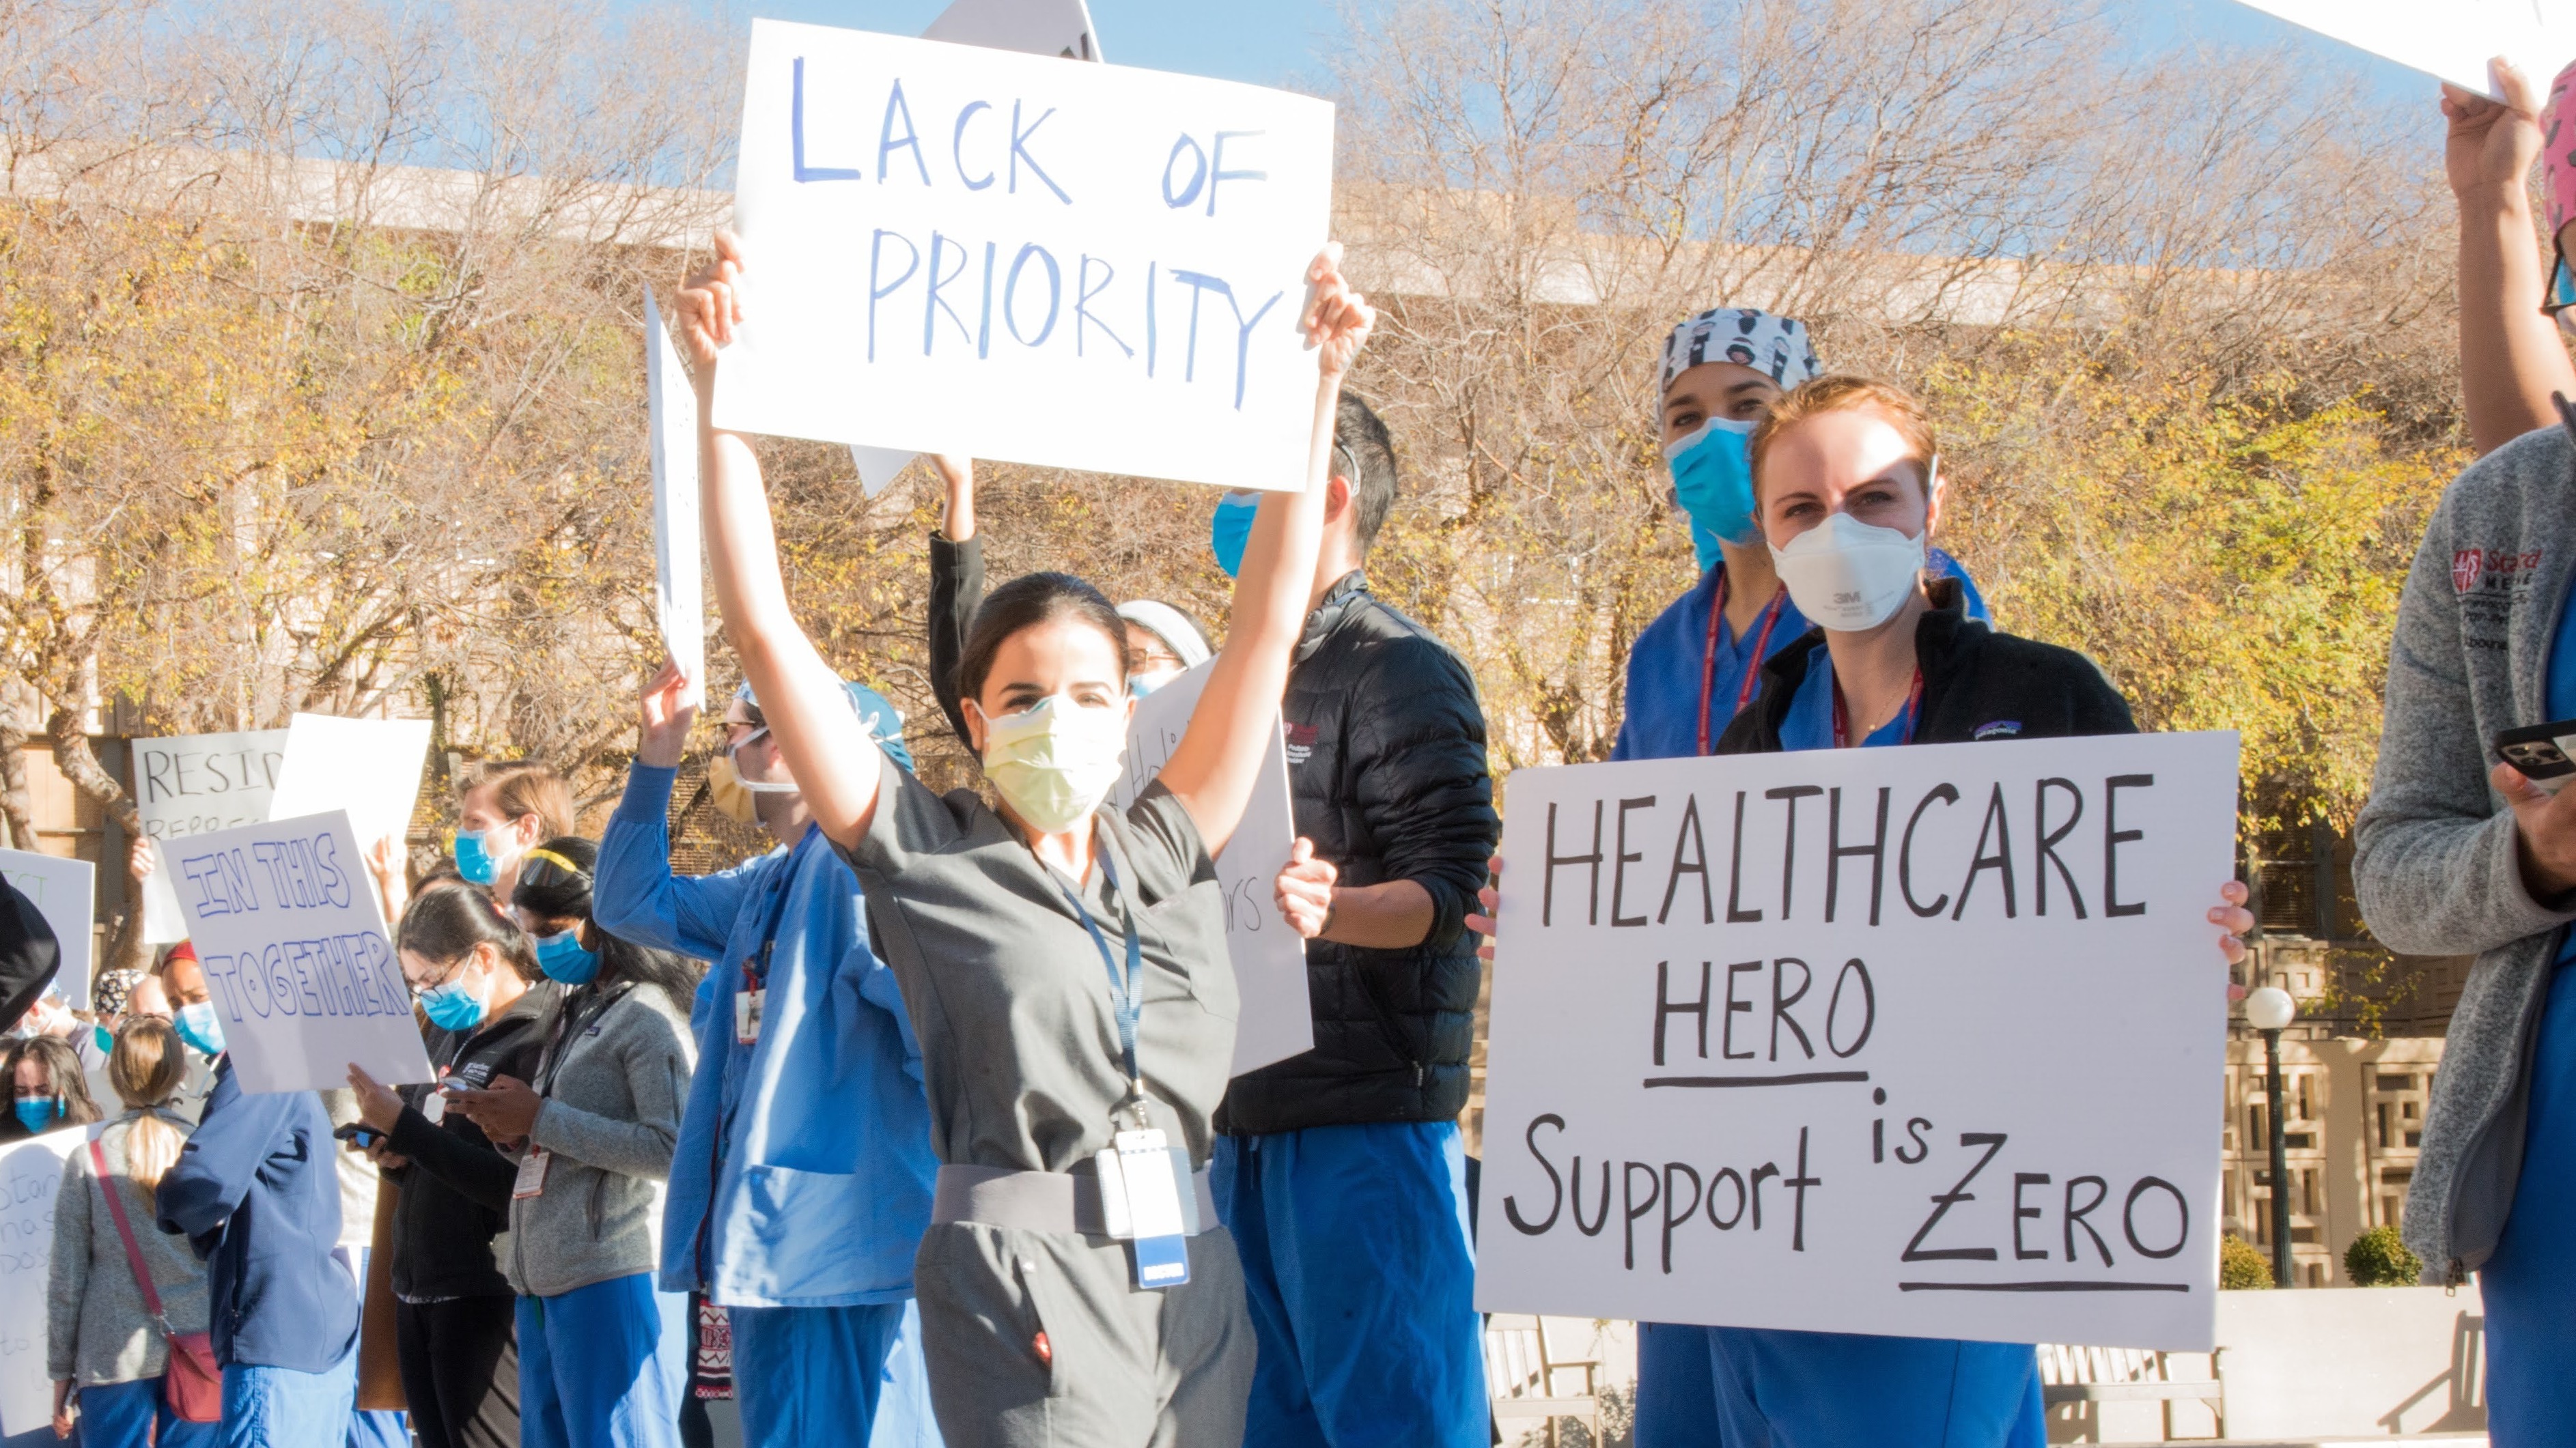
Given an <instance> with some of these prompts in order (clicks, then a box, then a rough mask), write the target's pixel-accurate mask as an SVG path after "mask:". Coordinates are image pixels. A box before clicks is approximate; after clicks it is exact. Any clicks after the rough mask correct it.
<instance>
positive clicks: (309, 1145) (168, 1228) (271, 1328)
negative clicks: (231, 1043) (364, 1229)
mask: <svg viewBox="0 0 2576 1448" xmlns="http://www.w3.org/2000/svg"><path fill="white" fill-rule="evenodd" d="M338 1149H339V1148H338V1146H337V1144H336V1143H334V1142H333V1141H332V1140H331V1117H330V1114H329V1113H328V1112H325V1111H324V1110H323V1109H322V1098H321V1097H319V1096H316V1095H314V1094H313V1093H312V1092H310V1091H274V1092H262V1093H260V1094H258V1095H255V1096H254V1095H249V1094H246V1093H244V1092H243V1090H242V1089H241V1082H240V1081H239V1080H238V1079H236V1078H235V1077H234V1075H233V1063H232V1057H230V1056H229V1055H228V1056H226V1057H224V1058H223V1060H222V1061H220V1062H219V1063H217V1065H216V1067H215V1084H214V1089H213V1090H212V1091H210V1092H209V1093H208V1094H207V1096H206V1114H205V1118H204V1120H203V1121H202V1122H201V1123H200V1124H199V1125H198V1127H197V1130H196V1134H195V1135H192V1136H190V1137H189V1138H188V1144H187V1145H186V1146H184V1147H181V1148H180V1149H179V1160H178V1162H177V1164H176V1165H174V1166H172V1167H171V1168H170V1172H169V1174H168V1175H167V1176H164V1177H163V1178H162V1179H161V1186H160V1189H159V1190H158V1191H157V1192H156V1193H155V1194H154V1197H153V1209H154V1213H155V1215H156V1217H157V1218H158V1220H159V1222H160V1226H161V1230H162V1231H164V1232H177V1233H184V1234H186V1236H187V1238H188V1243H189V1245H190V1246H193V1247H195V1248H196V1249H197V1255H198V1256H200V1257H203V1258H205V1259H206V1262H207V1264H208V1265H207V1272H206V1297H207V1319H208V1327H209V1329H210V1330H211V1332H212V1333H213V1335H214V1340H215V1342H214V1345H215V1361H216V1362H218V1363H221V1364H224V1365H226V1366H230V1365H232V1364H234V1363H241V1364H243V1365H245V1366H259V1367H276V1368H292V1369H293V1370H295V1371H297V1372H301V1373H318V1372H322V1371H324V1370H325V1369H327V1368H329V1367H331V1366H332V1365H333V1364H334V1363H337V1362H339V1361H340V1359H341V1358H343V1357H346V1356H347V1355H348V1353H349V1349H350V1348H351V1347H352V1346H353V1345H354V1344H355V1343H356V1342H357V1338H358V1291H357V1286H356V1284H355V1283H353V1282H351V1281H350V1279H349V1270H348V1269H347V1268H346V1267H343V1266H341V1265H340V1262H339V1260H338V1259H337V1258H334V1257H333V1256H332V1255H331V1249H332V1247H334V1246H336V1245H337V1244H338V1243H339V1240H340V1176H339V1172H338V1170H337V1168H336V1167H335V1166H334V1164H333V1160H334V1159H333V1157H332V1153H333V1152H334V1151H336V1150H338Z"/></svg>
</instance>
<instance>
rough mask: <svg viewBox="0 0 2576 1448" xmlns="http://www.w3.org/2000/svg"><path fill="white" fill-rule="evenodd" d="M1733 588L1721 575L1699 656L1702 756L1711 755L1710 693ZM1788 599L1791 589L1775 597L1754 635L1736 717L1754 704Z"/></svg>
mask: <svg viewBox="0 0 2576 1448" xmlns="http://www.w3.org/2000/svg"><path fill="white" fill-rule="evenodd" d="M1732 586H1733V580H1731V579H1729V578H1728V577H1727V576H1726V575H1725V574H1723V573H1721V574H1719V575H1718V576H1717V597H1716V598H1715V599H1714V600H1712V601H1711V602H1710V603H1709V606H1708V646H1707V647H1706V648H1704V649H1703V650H1701V652H1700V656H1699V752H1700V753H1702V754H1706V753H1708V703H1709V699H1708V696H1709V691H1710V690H1711V689H1712V688H1714V687H1715V686H1716V684H1717V637H1718V630H1720V629H1722V628H1724V627H1726V599H1727V592H1728V590H1729V589H1730V588H1731V587H1732ZM1788 600H1789V590H1787V589H1785V588H1784V589H1781V590H1780V591H1779V592H1778V593H1775V594H1773V595H1771V602H1770V603H1769V604H1768V605H1767V606H1765V607H1764V608H1763V610H1762V631H1761V632H1759V633H1757V634H1755V635H1754V636H1753V655H1752V657H1750V658H1748V659H1746V660H1745V661H1744V681H1743V682H1742V683H1740V684H1738V685H1736V686H1735V713H1736V714H1741V713H1743V712H1744V706H1745V705H1746V704H1747V703H1749V702H1751V701H1752V698H1753V690H1754V688H1755V687H1756V686H1757V685H1759V684H1760V683H1761V682H1762V655H1763V651H1764V650H1766V649H1768V648H1769V647H1770V646H1771V628H1772V625H1774V624H1777V623H1778V622H1779V621H1780V608H1781V605H1783V604H1785V603H1787V602H1788ZM1727 717H1728V718H1730V719H1732V718H1733V717H1735V716H1734V715H1733V714H1730V715H1728V716H1727Z"/></svg>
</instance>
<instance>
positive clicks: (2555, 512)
mask: <svg viewBox="0 0 2576 1448" xmlns="http://www.w3.org/2000/svg"><path fill="white" fill-rule="evenodd" d="M2571 578H2576V439H2571V437H2570V433H2569V430H2568V429H2567V428H2565V427H2553V428H2544V429H2542V430H2541V431H2538V432H2534V433H2530V434H2528V435H2526V436H2524V437H2521V438H2517V439H2516V440H2514V441H2513V442H2511V443H2508V444H2506V445H2505V446H2504V447H2501V448H2498V449H2497V450H2496V451H2494V452H2492V453H2489V454H2488V455H2487V456H2485V457H2483V458H2480V459H2479V460H2478V461H2477V462H2476V463H2475V464H2473V465H2472V466H2471V467H2470V468H2469V470H2468V471H2467V472H2464V473H2462V474H2460V476H2459V478H2458V480H2457V481H2455V482H2453V483H2452V484H2451V486H2450V488H2449V490H2448V491H2446V492H2445V493H2444V494H2443V495H2442V504H2441V506H2440V508H2438V509H2437V510H2436V511H2435V512H2434V514H2433V521H2432V523H2431V525H2430V526H2428V527H2427V528H2426V529H2425V532H2424V542H2423V545H2422V546H2421V547H2420V548H2418V549H2417V550H2416V553H2415V566H2414V568H2413V570H2412V571H2411V572H2409V573H2408V575H2407V578H2406V592H2405V596H2404V598H2403V599H2402V600H2401V601H2400V602H2399V604H2398V606H2397V630H2396V636H2395V638H2394V639H2392V640H2391V642H2390V645H2389V650H2388V708H2387V715H2386V718H2385V720H2384V722H2383V723H2382V725H2381V729H2380V737H2379V765H2378V772H2377V774H2376V775H2375V776H2374V777H2373V778H2372V780H2371V789H2370V803H2369V804H2367V805H2365V806H2363V808H2362V811H2361V821H2360V826H2359V828H2358V830H2357V832H2356V840H2355V849H2354V857H2353V885H2354V889H2355V891H2356V893H2357V894H2358V895H2359V897H2360V900H2361V913H2362V916H2363V918H2364V919H2366V920H2368V921H2369V923H2370V928H2371V932H2372V933H2373V934H2374V935H2376V936H2378V937H2379V939H2380V941H2381V942H2382V943H2383V944H2385V945H2387V946H2388V947H2389V948H2391V949H2393V950H2398V951H2403V952H2405V953H2407V954H2411V955H2458V954H2463V953H2467V952H2472V951H2474V952H2476V953H2477V957H2478V958H2477V963H2476V965H2474V966H2473V967H2472V968H2471V969H2470V971H2469V980H2468V986H2467V988H2466V989H2465V990H2463V991H2462V992H2461V995H2460V1004H2459V1008H2458V1009H2457V1010H2455V1011H2453V1012H2452V1013H2451V1029H2450V1036H2449V1042H2448V1044H2447V1045H2446V1046H2445V1047H2444V1048H2443V1053H2442V1068H2441V1070H2440V1071H2439V1072H2437V1073H2436V1074H2435V1076H2434V1082H2433V1099H2432V1103H2431V1107H2430V1109H2429V1111H2428V1112H2427V1114H2426V1118H2425V1122H2424V1149H2423V1155H2422V1158H2421V1159H2420V1161H2419V1162H2418V1163H2417V1165H2416V1168H2415V1180H2414V1183H2413V1185H2412V1186H2411V1188H2410V1189H2409V1190H2408V1193H2407V1198H2406V1242H2407V1245H2408V1246H2410V1247H2412V1248H2414V1250H2415V1252H2416V1254H2417V1255H2419V1256H2421V1257H2422V1258H2423V1259H2424V1264H2425V1276H2426V1279H2427V1280H2429V1281H2433V1282H2437V1283H2454V1284H2456V1283H2458V1282H2460V1281H2461V1280H2463V1279H2464V1278H2465V1277H2466V1276H2467V1274H2468V1273H2470V1272H2473V1271H2475V1270H2477V1269H2478V1267H2479V1266H2481V1265H2482V1264H2484V1263H2485V1261H2486V1260H2487V1258H2488V1257H2489V1256H2490V1255H2492V1254H2493V1253H2494V1251H2495V1247H2496V1242H2497V1239H2498V1238H2500V1237H2501V1236H2502V1235H2503V1232H2504V1222H2505V1215H2506V1213H2507V1212H2508V1211H2509V1210H2510V1209H2511V1208H2512V1206H2513V1192H2514V1185H2515V1182H2516V1181H2517V1179H2518V1178H2519V1177H2520V1175H2521V1171H2522V1149H2523V1130H2524V1124H2525V1117H2526V1114H2527V1112H2528V1109H2529V1102H2530V1078H2529V1073H2528V1072H2527V1071H2526V1070H2525V1069H2524V1068H2525V1065H2526V1063H2528V1062H2529V1060H2530V1059H2531V1051H2532V1047H2533V1044H2534V1041H2533V1037H2534V1035H2535V1034H2536V1032H2537V1030H2538V1026H2539V1021H2540V1012H2541V1005H2542V1003H2543V1001H2544V1000H2545V999H2546V997H2547V995H2548V989H2549V976H2550V966H2551V963H2552V962H2553V961H2555V960H2556V959H2557V957H2558V949H2559V943H2560V941H2561V939H2562V938H2563V936H2564V933H2565V930H2564V927H2565V926H2566V925H2567V923H2568V922H2569V921H2570V920H2576V910H2568V909H2562V908H2558V907H2559V905H2561V904H2564V903H2566V902H2556V903H2552V902H2544V901H2540V900H2535V899H2533V898H2532V896H2531V892H2530V891H2529V890H2527V889H2525V888H2524V886H2523V880H2522V869H2521V866H2520V863H2519V861H2518V859H2517V857H2516V850H2515V844H2514V824H2513V814H2512V812H2511V811H2510V810H2509V809H2507V808H2506V807H2505V803H2504V799H2503V797H2502V796H2500V795H2498V794H2496V793H2495V791H2494V790H2492V789H2491V788H2489V787H2488V784H2487V771H2488V770H2489V769H2490V768H2492V767H2493V766H2494V763H2495V757H2494V754H2493V751H2492V749H2491V747H2490V744H2491V741H2492V740H2493V739H2494V738H2495V736H2496V734H2497V733H2498V732H2500V731H2502V730H2505V729H2510V728H2513V727H2516V726H2518V725H2524V724H2540V723H2545V722H2548V720H2549V714H2548V708H2547V704H2548V701H2547V692H2546V691H2547V688H2548V674H2549V654H2550V647H2551V644H2552V641H2553V640H2554V639H2555V638H2556V636H2557V631H2558V620H2559V614H2560V612H2561V611H2562V609H2563V608H2564V607H2565V604H2566V599H2567V589H2568V583H2569V580H2570V579H2571Z"/></svg>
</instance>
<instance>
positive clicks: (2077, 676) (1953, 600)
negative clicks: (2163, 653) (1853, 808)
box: [1714, 579, 2138, 754]
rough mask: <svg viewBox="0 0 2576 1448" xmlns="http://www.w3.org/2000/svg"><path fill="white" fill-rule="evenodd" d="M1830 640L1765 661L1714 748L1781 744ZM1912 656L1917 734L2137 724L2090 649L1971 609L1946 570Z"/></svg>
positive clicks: (1995, 735)
mask: <svg viewBox="0 0 2576 1448" xmlns="http://www.w3.org/2000/svg"><path fill="white" fill-rule="evenodd" d="M1824 647H1825V631H1824V630H1823V629H1820V628H1819V629H1810V630H1808V631H1807V634H1806V636H1805V637H1804V638H1801V639H1799V640H1798V641H1797V642H1796V643H1793V644H1791V645H1789V646H1788V647H1787V648H1785V649H1782V650H1781V651H1780V652H1778V653H1776V654H1773V655H1772V656H1771V660H1770V662H1769V663H1767V664H1764V665H1763V666H1762V693H1761V694H1760V696H1758V697H1757V698H1756V699H1755V700H1754V702H1753V707H1752V708H1750V709H1747V710H1745V711H1744V712H1743V713H1741V714H1738V715H1736V716H1735V722H1734V723H1732V724H1729V725H1728V726H1727V727H1726V732H1725V733H1724V734H1723V735H1720V736H1719V738H1718V741H1717V747H1716V749H1715V751H1714V752H1716V753H1719V754H1776V753H1779V752H1780V723H1781V721H1782V720H1783V719H1786V718H1787V717H1788V715H1789V706H1790V703H1791V701H1793V700H1794V699H1796V698H1797V696H1798V685H1799V684H1800V683H1802V682H1804V681H1805V679H1806V677H1807V669H1808V667H1809V665H1810V664H1811V663H1812V662H1813V661H1814V660H1815V659H1816V658H1817V656H1818V655H1820V654H1822V653H1823V652H1824ZM1914 659H1915V663H1916V665H1917V666H1918V667H1920V668H1921V669H1922V670H1923V712H1922V715H1921V717H1920V719H1919V721H1918V722H1917V723H1916V725H1915V728H1914V739H1913V741H1912V742H1914V743H1916V744H1962V743H1966V742H1968V741H1970V740H1977V739H2062V738H2069V737H2073V736H2077V735H2089V734H2135V733H2137V732H2138V724H2137V721H2136V720H2135V719H2133V718H2132V717H2130V714H2129V701H2128V700H2126V699H2123V698H2121V697H2120V691H2119V690H2117V689H2115V688H2113V687H2111V681H2110V680H2109V679H2106V678H2104V677H2102V670H2101V668H2100V667H2099V666H2097V665H2096V664H2095V663H2094V662H2093V661H2092V660H2091V659H2088V658H2086V657H2085V656H2084V655H2082V654H2079V653H2077V652H2076V651H2075V650H2073V649H2065V648H2059V647H2058V646H2057V645H2055V644H2043V643H2039V642H2037V641H2035V640H2032V639H2026V638H2020V637H2017V636H2015V635H2012V634H2008V633H1998V632H1996V631H1995V630H1994V629H1992V628H1990V627H1988V626H1987V625H1985V624H1983V623H1979V622H1978V621H1977V620H1975V619H1972V618H1969V617H1968V616H1967V615H1966V612H1965V611H1964V609H1963V608H1962V606H1961V600H1960V596H1959V588H1958V585H1957V584H1955V583H1952V582H1950V581H1948V580H1946V579H1944V580H1939V581H1936V582H1935V583H1934V584H1933V585H1932V610H1931V612H1929V613H1926V614H1925V615H1923V617H1922V619H1921V621H1919V622H1918V623H1916V624H1915V626H1914Z"/></svg>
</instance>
